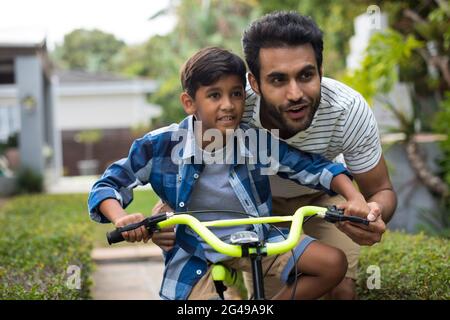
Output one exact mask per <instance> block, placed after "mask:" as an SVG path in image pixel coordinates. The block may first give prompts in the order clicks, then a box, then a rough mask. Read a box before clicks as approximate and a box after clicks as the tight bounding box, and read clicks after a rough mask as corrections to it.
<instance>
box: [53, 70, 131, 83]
mask: <svg viewBox="0 0 450 320" xmlns="http://www.w3.org/2000/svg"><path fill="white" fill-rule="evenodd" d="M55 74H56V75H57V76H58V78H59V82H61V83H76V82H83V83H86V82H117V81H128V80H131V78H127V77H124V76H121V75H117V74H113V73H108V72H102V73H92V72H87V71H84V70H56V71H55Z"/></svg>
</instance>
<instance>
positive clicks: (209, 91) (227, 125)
mask: <svg viewBox="0 0 450 320" xmlns="http://www.w3.org/2000/svg"><path fill="white" fill-rule="evenodd" d="M186 95H187V94H186ZM185 98H186V97H185ZM181 100H182V102H183V105H184V108H185V111H186V112H187V113H188V114H194V115H195V116H196V118H197V120H199V121H202V132H205V131H206V130H208V129H218V130H220V132H221V133H222V134H223V135H225V134H226V130H227V129H228V130H234V129H236V128H237V127H238V125H239V122H240V121H241V118H242V113H243V112H244V106H245V89H244V87H243V85H242V81H241V80H240V78H239V77H238V76H237V75H224V76H222V77H221V78H220V79H219V80H218V81H216V82H215V83H213V84H211V85H208V86H200V87H199V89H198V90H197V92H196V93H195V98H194V99H190V100H191V101H186V99H183V94H182V97H181ZM187 100H189V99H187Z"/></svg>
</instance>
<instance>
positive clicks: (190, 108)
mask: <svg viewBox="0 0 450 320" xmlns="http://www.w3.org/2000/svg"><path fill="white" fill-rule="evenodd" d="M180 101H181V104H182V105H183V109H184V112H186V113H187V114H189V115H191V114H194V113H195V112H196V111H197V108H196V107H195V103H194V99H192V97H191V96H190V95H189V94H188V93H187V92H182V93H181V94H180Z"/></svg>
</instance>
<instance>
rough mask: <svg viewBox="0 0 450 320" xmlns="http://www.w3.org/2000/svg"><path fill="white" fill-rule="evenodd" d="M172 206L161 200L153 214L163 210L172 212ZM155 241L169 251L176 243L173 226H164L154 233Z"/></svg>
mask: <svg viewBox="0 0 450 320" xmlns="http://www.w3.org/2000/svg"><path fill="white" fill-rule="evenodd" d="M172 211H173V210H172V208H171V207H169V206H168V205H167V204H165V203H163V202H162V201H161V200H159V201H158V203H157V204H156V205H155V206H154V207H153V209H152V215H156V214H158V213H162V212H172ZM152 240H153V243H154V244H156V245H157V246H158V247H160V248H161V249H162V250H164V251H169V250H170V249H172V248H173V246H174V245H175V231H174V228H173V227H170V228H164V229H161V230H158V231H155V232H154V233H153V237H152Z"/></svg>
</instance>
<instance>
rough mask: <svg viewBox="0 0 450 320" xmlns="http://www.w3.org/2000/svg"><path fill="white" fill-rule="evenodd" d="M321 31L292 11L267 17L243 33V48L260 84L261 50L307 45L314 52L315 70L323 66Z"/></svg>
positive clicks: (307, 19)
mask: <svg viewBox="0 0 450 320" xmlns="http://www.w3.org/2000/svg"><path fill="white" fill-rule="evenodd" d="M322 35H323V34H322V31H321V30H320V29H319V28H318V27H317V25H316V23H315V22H314V21H313V20H312V19H311V18H310V17H305V16H302V15H300V14H298V13H297V12H295V11H278V12H273V13H269V14H266V15H265V16H263V17H261V18H259V19H258V20H256V21H254V22H253V23H252V24H250V25H249V26H248V27H247V29H245V30H244V33H243V36H242V47H243V50H244V55H245V60H246V61H247V65H248V68H249V69H250V72H251V73H252V74H253V75H254V76H255V78H256V80H257V81H258V83H259V80H260V73H259V71H260V67H261V66H260V63H259V51H260V50H261V48H281V47H290V46H297V45H302V44H306V43H310V44H311V45H312V47H313V49H314V54H315V57H316V62H317V67H318V69H319V73H320V67H321V66H322V51H323V39H322Z"/></svg>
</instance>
